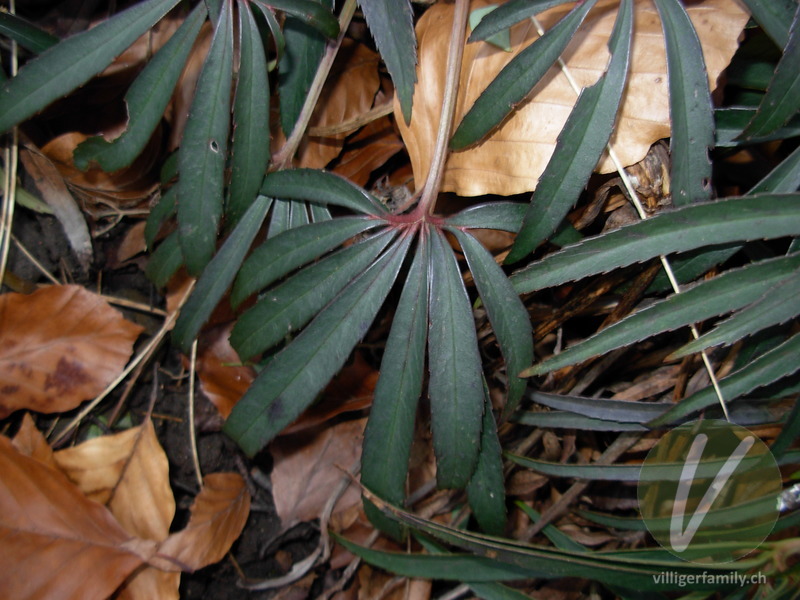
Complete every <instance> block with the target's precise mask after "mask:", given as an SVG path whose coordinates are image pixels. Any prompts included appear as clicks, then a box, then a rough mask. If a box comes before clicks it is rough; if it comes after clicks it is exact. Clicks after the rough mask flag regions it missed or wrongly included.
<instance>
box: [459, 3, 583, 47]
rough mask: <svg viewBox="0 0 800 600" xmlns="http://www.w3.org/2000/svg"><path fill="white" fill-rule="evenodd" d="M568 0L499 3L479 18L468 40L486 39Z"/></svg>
mask: <svg viewBox="0 0 800 600" xmlns="http://www.w3.org/2000/svg"><path fill="white" fill-rule="evenodd" d="M568 1H569V0H511V1H510V2H506V3H505V4H501V5H500V6H498V7H497V8H495V9H494V10H493V11H492V12H491V13H489V14H488V15H486V16H485V17H483V18H482V19H481V22H480V23H479V24H478V26H477V27H476V28H475V29H474V30H473V31H472V33H471V34H470V36H469V40H467V41H468V42H470V43H471V42H477V41H481V40H487V39H488V38H490V37H492V36H494V35H496V34H498V33H500V32H501V31H503V30H506V29H508V28H509V27H511V26H512V25H516V24H517V23H519V22H520V21H522V20H523V19H527V18H528V17H532V16H535V15H537V14H539V13H540V12H544V11H545V10H547V9H548V8H553V7H554V6H559V5H560V4H566V3H567V2H568Z"/></svg>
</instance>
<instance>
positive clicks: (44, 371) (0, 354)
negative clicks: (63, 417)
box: [0, 285, 142, 418]
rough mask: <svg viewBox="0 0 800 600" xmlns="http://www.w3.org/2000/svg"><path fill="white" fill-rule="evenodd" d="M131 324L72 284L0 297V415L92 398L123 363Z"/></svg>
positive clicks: (55, 408)
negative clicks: (21, 409)
mask: <svg viewBox="0 0 800 600" xmlns="http://www.w3.org/2000/svg"><path fill="white" fill-rule="evenodd" d="M141 331H142V328H141V327H140V326H139V325H136V324H134V323H131V322H130V321H127V320H125V319H124V318H123V317H122V315H121V314H120V313H119V312H118V311H116V310H115V309H113V308H111V307H110V306H109V305H108V304H107V303H106V302H105V300H103V299H102V298H101V297H100V296H97V295H96V294H92V293H91V292H89V291H87V290H85V289H83V288H82V287H79V286H75V285H64V286H51V287H48V288H43V289H41V290H38V291H36V292H34V293H33V294H30V295H25V294H3V295H2V296H0V392H2V394H0V418H4V417H6V416H7V415H8V414H10V413H12V412H13V411H15V410H18V409H20V408H28V409H30V410H35V411H39V412H45V413H52V412H61V411H66V410H70V409H72V408H75V407H76V406H77V405H78V404H80V403H81V402H82V401H84V400H87V399H89V398H92V397H94V396H96V395H97V394H98V393H100V392H101V391H103V389H104V388H105V387H106V386H107V385H108V384H109V383H110V382H111V381H113V380H114V379H115V378H116V377H117V375H118V374H119V373H120V372H121V371H122V369H123V368H124V367H125V364H126V363H127V362H128V358H130V355H131V351H132V348H133V342H134V341H135V340H136V338H137V337H138V336H139V334H140V333H141Z"/></svg>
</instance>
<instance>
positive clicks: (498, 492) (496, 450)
mask: <svg viewBox="0 0 800 600" xmlns="http://www.w3.org/2000/svg"><path fill="white" fill-rule="evenodd" d="M483 400H484V407H483V430H482V431H481V449H480V454H478V463H477V465H475V472H474V473H473V474H472V479H470V480H469V484H468V485H467V499H468V500H469V506H470V508H471V509H472V514H474V515H475V520H477V521H478V525H480V527H481V529H482V530H483V531H485V532H486V533H488V534H489V535H502V534H503V531H504V530H505V528H506V485H505V478H504V476H503V458H502V452H503V450H502V448H501V447H500V440H499V439H498V438H497V423H496V422H495V420H494V415H493V414H492V402H491V400H489V388H488V387H486V381H484V382H483Z"/></svg>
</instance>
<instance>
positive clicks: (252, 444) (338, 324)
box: [223, 236, 410, 456]
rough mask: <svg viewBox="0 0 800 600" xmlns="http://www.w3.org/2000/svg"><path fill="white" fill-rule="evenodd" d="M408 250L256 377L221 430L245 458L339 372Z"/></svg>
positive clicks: (403, 243)
mask: <svg viewBox="0 0 800 600" xmlns="http://www.w3.org/2000/svg"><path fill="white" fill-rule="evenodd" d="M409 244H410V237H409V236H404V237H403V238H402V239H400V240H399V241H398V242H396V243H395V244H393V245H392V247H391V248H389V249H388V250H387V251H386V252H385V253H384V254H383V255H382V256H381V257H380V258H378V260H376V261H375V262H374V263H373V264H372V266H371V267H370V268H369V269H367V270H366V271H364V272H363V273H362V274H361V275H360V276H358V277H357V278H356V279H355V280H353V281H352V282H351V283H350V284H349V285H348V286H347V287H345V288H344V290H342V292H341V293H340V294H339V295H338V296H337V297H336V298H335V299H334V300H333V301H331V303H330V304H328V306H327V307H326V308H325V309H324V310H323V311H322V312H320V313H319V314H318V315H317V316H316V318H315V319H314V320H313V321H312V322H311V323H310V324H309V325H308V327H306V328H305V329H304V330H303V331H302V332H301V333H300V335H298V336H297V337H296V338H295V339H294V341H292V343H291V344H289V345H288V346H287V347H286V348H284V349H283V350H282V351H281V352H279V353H278V354H276V355H275V356H274V357H273V358H272V359H271V360H270V361H269V362H268V363H267V365H266V366H265V367H264V369H263V370H262V371H261V372H260V373H259V375H258V377H257V378H256V380H255V381H254V382H253V384H252V385H251V386H250V389H249V390H247V392H246V393H245V395H244V396H243V397H242V398H241V400H239V402H238V403H237V404H236V406H235V407H234V408H233V412H231V415H230V417H229V418H228V420H227V421H226V423H225V426H224V428H223V431H225V433H227V434H228V435H229V436H230V437H231V438H232V439H233V440H234V441H236V443H237V444H239V446H240V447H241V448H242V450H243V451H244V452H245V453H246V454H247V455H248V456H253V455H255V454H256V453H257V452H258V451H259V450H261V449H262V448H263V447H264V446H265V445H266V444H267V443H268V442H269V441H270V440H272V439H273V438H274V437H275V436H276V435H277V434H278V433H279V432H280V431H281V430H282V429H283V428H284V427H286V426H287V425H289V424H290V423H291V422H292V421H294V420H295V419H296V418H297V417H298V416H299V415H300V413H302V412H303V411H304V410H305V409H306V408H307V407H308V406H309V405H310V404H311V403H312V402H313V401H314V399H315V398H316V396H317V394H318V393H319V392H320V391H321V390H322V389H323V388H324V387H325V385H327V383H328V382H329V381H330V379H331V378H332V377H333V376H334V375H335V374H336V373H337V372H338V371H339V369H341V368H342V365H344V363H345V361H346V360H347V357H348V356H350V352H351V351H352V350H353V347H354V346H355V345H356V343H358V341H359V340H360V339H361V338H362V337H363V336H364V335H365V334H366V333H367V331H368V330H369V327H370V325H371V324H372V321H373V319H374V318H375V315H376V314H377V312H378V310H379V309H380V307H381V305H382V304H383V301H384V300H385V299H386V296H387V294H388V293H389V290H390V288H391V287H392V284H393V283H394V280H395V278H396V277H397V273H398V271H399V270H400V267H401V265H402V263H403V259H404V258H405V255H406V252H407V251H408V246H409Z"/></svg>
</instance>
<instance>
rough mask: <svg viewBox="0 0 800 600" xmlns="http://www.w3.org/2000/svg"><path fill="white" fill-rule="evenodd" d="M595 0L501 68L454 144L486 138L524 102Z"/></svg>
mask: <svg viewBox="0 0 800 600" xmlns="http://www.w3.org/2000/svg"><path fill="white" fill-rule="evenodd" d="M595 2H596V0H587V1H586V2H582V3H580V4H578V5H577V6H576V7H575V8H574V9H573V10H572V11H571V12H570V13H569V14H568V15H567V16H565V17H564V18H563V19H561V21H559V22H558V23H557V24H556V25H555V26H553V27H552V28H551V29H550V30H549V31H547V32H545V34H544V35H543V36H542V37H541V38H539V39H538V40H536V41H535V42H534V43H533V44H531V45H530V46H528V47H527V48H526V49H525V50H523V51H522V52H520V53H519V54H518V55H517V56H515V57H514V59H513V60H512V61H511V62H509V63H508V65H506V66H505V68H503V70H502V71H500V73H499V74H498V75H497V77H495V79H494V80H493V81H492V83H490V84H489V86H488V87H487V88H486V89H485V90H484V91H483V93H481V95H480V96H479V97H478V99H477V100H476V101H475V104H473V105H472V107H471V108H470V109H469V112H467V114H466V115H465V116H464V118H463V119H462V120H461V123H460V124H459V126H458V128H457V129H456V132H455V133H454V134H453V137H452V139H451V140H450V148H452V149H453V150H459V149H461V148H466V147H467V146H470V145H471V144H474V143H476V142H478V141H479V140H481V139H483V137H484V136H486V134H488V133H489V132H490V131H491V130H492V129H494V128H495V127H496V126H497V125H499V124H500V122H501V121H502V120H503V119H505V118H506V117H507V116H508V115H509V114H510V113H511V112H512V111H513V110H514V107H515V106H516V105H517V104H519V103H520V102H522V100H523V99H524V98H525V96H527V95H528V94H529V93H530V91H531V90H532V89H533V87H534V86H535V85H536V84H537V83H538V82H539V80H540V79H541V78H542V77H543V76H544V74H545V73H546V72H547V71H548V70H549V69H550V67H551V66H552V65H553V63H555V62H556V60H557V59H558V57H559V56H560V55H561V53H562V52H563V51H564V48H566V46H567V44H568V43H569V42H570V40H571V39H572V37H573V35H574V34H575V32H576V31H577V29H578V27H580V25H581V23H582V22H583V19H584V18H585V17H586V14H587V13H588V12H589V10H591V8H592V7H593V6H594V5H595Z"/></svg>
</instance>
